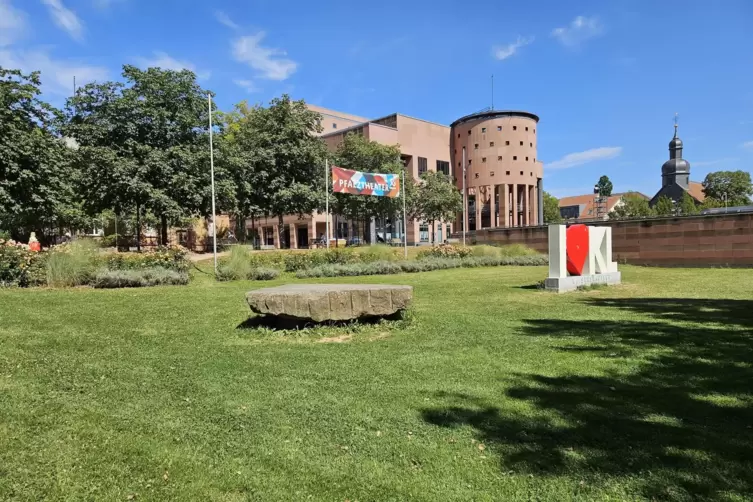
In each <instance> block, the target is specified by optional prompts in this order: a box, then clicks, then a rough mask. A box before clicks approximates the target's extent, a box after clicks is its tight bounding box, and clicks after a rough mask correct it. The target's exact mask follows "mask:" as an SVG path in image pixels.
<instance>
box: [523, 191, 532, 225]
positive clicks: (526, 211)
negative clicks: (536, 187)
mask: <svg viewBox="0 0 753 502" xmlns="http://www.w3.org/2000/svg"><path fill="white" fill-rule="evenodd" d="M523 187H524V188H525V190H524V193H523V204H525V206H524V207H523V221H524V223H523V224H524V225H525V226H528V225H530V224H531V206H530V198H529V197H528V196H529V195H530V193H531V191H530V190H529V187H528V185H527V184H526V185H523Z"/></svg>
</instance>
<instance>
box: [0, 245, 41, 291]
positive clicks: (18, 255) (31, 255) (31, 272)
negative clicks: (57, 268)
mask: <svg viewBox="0 0 753 502" xmlns="http://www.w3.org/2000/svg"><path fill="white" fill-rule="evenodd" d="M45 258H46V253H44V252H42V253H35V252H33V251H30V250H29V247H28V246H27V245H25V244H18V243H16V242H15V241H12V240H5V239H0V287H12V286H17V287H27V286H39V285H43V284H44V283H45V274H44V262H45Z"/></svg>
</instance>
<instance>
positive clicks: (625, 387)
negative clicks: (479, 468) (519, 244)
mask: <svg viewBox="0 0 753 502" xmlns="http://www.w3.org/2000/svg"><path fill="white" fill-rule="evenodd" d="M587 303H589V304H591V305H599V306H603V307H605V308H608V309H612V308H614V309H626V310H629V311H632V312H636V313H641V314H643V316H644V318H645V317H648V318H649V319H650V320H647V321H638V320H626V321H599V320H560V319H536V320H529V321H527V322H526V325H525V326H524V328H523V330H522V332H523V334H524V335H527V336H544V337H548V338H550V339H551V340H552V342H553V344H554V346H555V347H556V348H557V349H558V350H561V351H563V352H566V353H569V354H572V355H573V357H582V354H583V353H584V352H588V353H591V354H593V355H594V356H595V357H608V358H623V359H624V364H621V365H617V364H615V365H614V366H615V368H616V369H615V370H613V371H611V372H605V373H602V374H601V375H598V376H586V375H566V376H556V377H552V376H544V375H516V376H514V377H513V379H512V381H511V382H509V385H507V386H506V391H505V395H506V398H507V399H515V400H522V401H525V402H527V403H529V404H531V405H532V409H531V411H530V413H529V414H527V415H522V414H521V413H515V412H511V411H510V410H508V409H506V408H505V407H500V406H497V405H494V404H491V403H487V402H482V401H479V400H478V399H475V398H473V397H472V396H460V395H449V396H448V395H445V396H444V397H446V398H447V399H448V400H450V401H451V402H450V403H448V406H446V407H444V408H434V409H425V410H423V412H422V413H423V417H424V419H425V420H426V421H427V422H429V423H432V424H436V425H439V426H443V427H457V426H463V425H465V426H471V427H473V428H474V429H475V430H476V432H477V434H478V435H479V437H480V439H481V440H483V441H485V442H487V443H488V444H492V445H496V446H497V448H498V450H499V452H500V456H501V457H502V466H501V468H502V469H503V470H514V471H516V472H521V471H522V472H527V473H534V474H540V475H563V476H574V477H577V479H591V480H592V481H594V482H595V483H597V484H598V482H599V481H598V480H599V479H603V478H604V476H608V477H617V478H622V479H624V480H625V481H626V482H629V483H630V484H631V485H634V486H636V487H637V489H639V490H641V492H640V495H642V496H644V497H647V498H650V499H655V500H738V499H740V498H746V499H747V498H749V497H753V330H752V329H751V328H752V327H753V301H734V300H689V299H668V300H661V299H590V300H587ZM496 404H498V403H496Z"/></svg>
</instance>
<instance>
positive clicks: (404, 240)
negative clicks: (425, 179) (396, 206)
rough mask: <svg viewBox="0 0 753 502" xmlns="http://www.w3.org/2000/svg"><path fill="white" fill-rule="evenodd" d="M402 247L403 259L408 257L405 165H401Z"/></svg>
mask: <svg viewBox="0 0 753 502" xmlns="http://www.w3.org/2000/svg"><path fill="white" fill-rule="evenodd" d="M403 249H405V259H406V260H407V259H408V220H407V218H406V217H405V167H403Z"/></svg>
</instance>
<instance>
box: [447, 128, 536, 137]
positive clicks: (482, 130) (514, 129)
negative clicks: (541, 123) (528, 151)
mask: <svg viewBox="0 0 753 502" xmlns="http://www.w3.org/2000/svg"><path fill="white" fill-rule="evenodd" d="M497 130H498V131H501V130H502V126H497ZM512 130H513V131H517V130H518V126H512ZM527 130H528V126H526V131H527ZM481 133H482V134H484V133H486V127H482V128H481ZM533 133H534V134H536V129H534V130H533ZM470 135H471V129H468V136H470ZM459 137H460V133H458V138H459Z"/></svg>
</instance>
